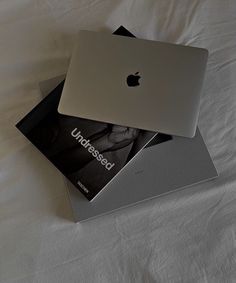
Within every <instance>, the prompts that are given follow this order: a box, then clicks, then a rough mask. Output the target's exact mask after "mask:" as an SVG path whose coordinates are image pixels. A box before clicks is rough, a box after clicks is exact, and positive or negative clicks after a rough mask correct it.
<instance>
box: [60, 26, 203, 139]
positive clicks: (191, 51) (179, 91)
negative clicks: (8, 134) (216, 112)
mask: <svg viewBox="0 0 236 283" xmlns="http://www.w3.org/2000/svg"><path fill="white" fill-rule="evenodd" d="M207 57H208V52H207V50H205V49H202V48H195V47H187V46H182V45H176V44H171V43H163V42H156V41H150V40H142V39H135V38H128V37H122V36H114V35H109V34H106V33H101V32H92V31H80V32H79V34H78V37H77V41H76V45H75V48H74V52H73V55H72V59H71V62H70V66H69V70H68V73H67V77H66V81H65V86H64V89H63V92H62V97H61V99H60V103H59V107H58V111H59V113H61V114H65V115H70V116H77V117H81V118H86V119H93V120H97V121H102V122H108V123H114V124H118V125H122V126H128V127H133V128H140V129H145V130H150V131H157V132H161V133H166V134H171V135H179V136H185V137H193V136H194V135H195V131H196V126H197V119H198V114H199V103H200V94H201V90H202V85H203V80H204V73H205V69H206V63H207Z"/></svg>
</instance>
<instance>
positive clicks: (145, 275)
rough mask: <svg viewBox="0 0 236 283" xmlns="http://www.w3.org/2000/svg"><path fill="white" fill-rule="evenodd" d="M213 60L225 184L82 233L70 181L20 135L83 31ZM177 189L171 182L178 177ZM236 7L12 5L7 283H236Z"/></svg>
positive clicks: (3, 79)
mask: <svg viewBox="0 0 236 283" xmlns="http://www.w3.org/2000/svg"><path fill="white" fill-rule="evenodd" d="M120 25H124V26H125V27H127V28H128V29H130V31H131V32H133V33H134V34H135V35H136V36H137V37H140V38H148V39H158V40H164V41H170V42H176V43H183V44H187V45H193V46H199V47H205V48H208V49H209V51H210V57H209V63H208V69H207V76H206V83H205V87H204V91H203V95H202V101H201V112H200V119H199V128H200V130H201V132H202V135H203V137H204V139H205V142H206V144H207V146H208V149H209V152H210V154H211V156H212V158H213V160H214V163H215V165H216V167H217V169H218V172H219V174H220V177H219V178H218V179H216V180H214V181H210V182H207V183H204V184H201V185H198V186H194V187H191V188H189V189H187V190H184V191H181V192H177V193H173V194H171V195H168V196H165V197H161V198H159V199H156V200H153V201H148V202H146V203H144V204H141V205H138V206H137V207H133V208H130V209H127V210H122V211H120V212H117V213H115V214H112V215H107V216H104V217H100V218H98V219H96V220H93V221H89V222H86V223H83V224H74V223H73V222H72V218H71V208H70V205H69V202H68V200H67V198H66V190H65V185H64V180H63V177H62V175H61V174H60V173H59V172H58V171H57V170H56V169H55V168H54V167H53V166H52V165H51V164H50V163H49V162H48V161H47V160H46V158H45V157H44V156H42V155H41V154H40V153H39V152H38V151H37V150H36V149H35V148H34V147H33V146H32V145H31V144H30V143H29V142H28V141H27V140H26V139H25V138H24V137H23V136H22V135H21V134H20V133H19V132H18V131H17V130H16V129H15V127H14V125H15V124H16V122H18V121H19V120H20V119H21V118H22V117H23V116H24V115H25V114H26V113H27V112H29V111H30V110H31V109H32V107H33V106H34V105H36V104H37V103H38V102H39V101H40V99H41V95H40V91H39V88H38V82H39V81H42V80H46V79H48V78H51V77H54V76H57V75H59V74H63V73H65V72H66V70H67V67H68V62H69V58H70V55H71V51H72V48H73V40H74V36H75V34H76V32H77V31H78V30H79V29H90V30H110V32H112V31H114V30H115V29H116V28H118V27H119V26H120ZM170 178H171V176H170ZM235 222H236V2H235V0H178V1H177V0H176V1H175V0H145V1H141V0H136V1H134V0H133V1H131V0H124V1H108V0H77V1H76V0H67V1H63V0H61V1H59V0H48V1H46V0H1V1H0V282H1V283H10V282H14V283H18V282H19V283H28V282H34V283H36V282H37V283H38V282H42V283H47V282H49V283H54V282H56V283H60V282H63V283H64V282H66V283H67V282H89V283H90V282H102V283H106V282H107V283H110V282H112V283H113V282H117V283H118V282H119V283H120V282H124V283H127V282H135V283H136V282H151V283H154V282H164V283H166V282H180V283H185V282H186V283H194V282H196V283H207V282H208V283H218V282H219V283H222V282H236V223H235Z"/></svg>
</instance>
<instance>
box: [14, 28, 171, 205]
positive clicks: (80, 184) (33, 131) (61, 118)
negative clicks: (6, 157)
mask: <svg viewBox="0 0 236 283" xmlns="http://www.w3.org/2000/svg"><path fill="white" fill-rule="evenodd" d="M114 34H117V35H124V36H133V35H132V34H131V33H130V32H129V31H127V30H126V29H125V28H124V27H120V28H119V29H117V30H116V31H115V32H114ZM133 37H134V36H133ZM63 85H64V81H62V82H61V83H60V84H59V85H58V86H57V87H56V88H55V89H54V90H53V91H52V92H50V93H49V95H48V96H47V97H46V98H45V99H43V100H42V101H41V102H40V103H39V104H38V105H37V106H36V107H35V108H34V109H33V110H32V111H31V112H30V113H29V114H27V115H26V116H25V117H24V118H23V119H22V120H21V121H20V122H19V123H18V124H17V125H16V127H17V128H18V129H19V130H20V131H21V132H22V133H23V134H24V135H25V136H26V137H27V138H28V139H29V140H30V141H31V142H32V143H33V144H34V145H35V146H36V147H37V148H38V149H39V150H40V151H41V153H43V154H44V155H45V156H46V157H47V158H48V159H49V160H50V161H51V162H52V163H53V164H54V165H55V166H56V167H57V168H58V169H59V170H60V171H61V172H62V173H63V175H65V176H66V177H67V178H68V179H69V180H70V181H71V182H72V183H73V184H74V185H75V187H76V188H78V189H79V190H80V191H81V192H82V193H83V194H84V195H85V196H86V198H87V199H88V200H90V201H91V200H93V199H94V197H96V196H97V195H98V194H99V193H100V192H101V190H102V189H103V188H105V186H107V185H108V183H109V182H110V181H111V180H112V179H113V178H114V177H115V176H116V175H117V174H118V173H119V172H120V171H121V170H122V169H123V168H124V167H125V166H126V165H127V164H128V163H129V162H130V161H131V159H133V158H134V157H135V156H136V155H137V153H138V152H139V151H140V150H141V149H142V148H143V147H145V146H150V145H151V144H152V143H153V142H154V143H155V144H157V143H160V142H163V141H166V140H168V139H171V137H170V136H168V135H162V134H157V133H154V132H151V131H145V130H140V129H134V128H128V127H123V126H118V125H113V124H108V123H103V122H97V121H92V120H87V119H82V118H77V117H72V116H66V115H62V114H59V113H58V111H57V108H58V104H59V100H60V97H61V93H62V90H63Z"/></svg>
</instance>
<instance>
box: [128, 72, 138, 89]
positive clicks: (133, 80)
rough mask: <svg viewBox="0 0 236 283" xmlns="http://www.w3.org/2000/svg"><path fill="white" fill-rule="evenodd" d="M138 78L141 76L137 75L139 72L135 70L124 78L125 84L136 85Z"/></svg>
mask: <svg viewBox="0 0 236 283" xmlns="http://www.w3.org/2000/svg"><path fill="white" fill-rule="evenodd" d="M140 78H141V76H139V72H136V73H135V74H134V75H133V74H131V75H129V76H128V77H127V79H126V82H127V85H128V86H130V87H134V86H138V85H139V79H140Z"/></svg>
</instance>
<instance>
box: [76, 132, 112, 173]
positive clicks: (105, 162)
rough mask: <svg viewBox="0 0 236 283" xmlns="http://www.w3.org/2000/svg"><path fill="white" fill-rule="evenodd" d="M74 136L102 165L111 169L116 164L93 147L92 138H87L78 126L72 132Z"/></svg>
mask: <svg viewBox="0 0 236 283" xmlns="http://www.w3.org/2000/svg"><path fill="white" fill-rule="evenodd" d="M71 135H72V137H74V138H75V139H76V140H77V141H78V142H79V143H80V144H81V145H82V146H83V147H84V148H86V149H87V151H88V152H89V153H91V154H92V156H93V157H94V158H96V159H97V161H98V162H100V164H101V165H103V166H104V167H105V168H106V169H107V170H111V168H112V167H113V166H114V165H115V163H110V162H108V160H107V159H106V158H104V157H103V155H102V154H100V152H99V151H98V150H96V148H95V147H93V146H92V145H91V144H90V143H89V142H90V140H86V139H85V138H84V137H83V136H82V135H81V132H80V131H77V128H75V129H74V130H73V131H72V132H71Z"/></svg>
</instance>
